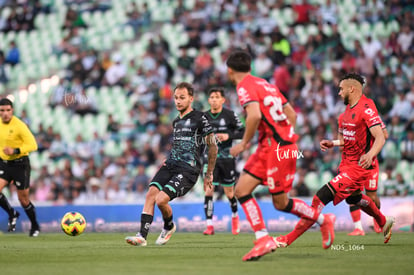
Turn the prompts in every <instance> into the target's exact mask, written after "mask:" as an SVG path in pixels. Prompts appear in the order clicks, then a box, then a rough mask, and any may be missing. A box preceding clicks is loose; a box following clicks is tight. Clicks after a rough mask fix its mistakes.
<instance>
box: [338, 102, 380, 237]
mask: <svg viewBox="0 0 414 275" xmlns="http://www.w3.org/2000/svg"><path fill="white" fill-rule="evenodd" d="M368 100H370V99H368ZM373 104H374V103H373ZM343 115H344V113H342V114H340V115H339V117H338V139H339V140H340V141H341V142H340V143H341V144H343V139H344V137H343V129H342V117H343ZM380 120H381V129H382V132H383V133H384V137H385V139H387V138H388V131H387V128H386V126H385V124H384V122H383V121H382V119H381V117H380ZM342 165H343V163H341V165H340V166H339V169H338V170H339V171H341V166H342ZM378 177H379V164H378V161H377V160H374V161H373V162H372V169H371V176H370V177H369V178H367V179H366V180H365V182H364V184H363V187H362V189H361V191H364V189H365V194H366V195H367V196H368V197H370V198H371V199H372V201H373V202H374V203H375V205H376V206H377V207H378V209H380V206H381V202H380V199H379V197H378V194H377V189H378ZM349 211H350V213H351V217H352V221H353V222H354V226H355V228H354V230H353V231H352V232H350V233H349V234H348V235H349V236H364V235H365V231H364V229H363V228H362V224H361V209H360V207H359V206H358V205H355V204H351V205H349ZM373 224H374V230H375V232H377V233H381V232H382V228H381V227H380V226H379V225H378V223H377V222H376V220H375V219H374V223H373Z"/></svg>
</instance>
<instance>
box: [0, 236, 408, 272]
mask: <svg viewBox="0 0 414 275" xmlns="http://www.w3.org/2000/svg"><path fill="white" fill-rule="evenodd" d="M127 235H131V234H125V233H87V232H86V233H84V234H83V235H81V236H78V237H69V236H66V235H64V234H63V233H62V234H51V233H50V234H41V235H40V236H39V237H38V238H29V237H28V236H27V235H25V234H2V235H0V263H1V266H0V270H1V274H8V275H9V274H42V275H48V274H53V275H55V274H56V275H57V274H76V275H80V274H88V275H94V274H170V275H172V274H209V275H212V274H226V275H227V274H243V275H244V274H255V275H261V274H387V275H389V274H412V272H413V270H414V260H413V259H414V258H413V255H414V234H413V233H394V234H393V237H392V239H391V241H390V243H389V244H386V245H385V244H383V238H382V235H379V234H378V235H377V234H375V233H369V234H367V235H366V236H363V237H361V236H358V237H350V236H347V235H346V233H337V234H336V239H335V244H334V245H335V246H334V248H335V249H333V248H331V249H328V250H324V249H322V244H321V236H320V233H319V232H307V233H305V234H304V235H303V236H302V237H300V238H299V239H298V240H297V241H296V242H295V243H293V244H292V245H291V246H290V247H288V248H279V249H277V250H276V252H274V253H272V254H268V255H265V256H264V257H262V258H261V259H260V260H258V261H256V262H242V260H241V258H242V256H243V255H244V254H246V253H247V252H248V251H249V250H250V249H251V248H252V247H253V243H252V242H253V240H254V235H253V234H252V233H251V234H240V235H238V236H233V235H231V234H225V233H222V234H220V233H219V234H216V235H214V236H203V235H202V234H201V233H175V234H174V236H173V237H172V238H171V240H170V241H169V243H168V244H166V245H165V246H156V245H155V244H154V242H155V239H156V238H157V236H158V234H156V233H150V235H149V238H148V246H146V247H134V246H130V245H128V244H126V243H125V241H124V238H125V236H127Z"/></svg>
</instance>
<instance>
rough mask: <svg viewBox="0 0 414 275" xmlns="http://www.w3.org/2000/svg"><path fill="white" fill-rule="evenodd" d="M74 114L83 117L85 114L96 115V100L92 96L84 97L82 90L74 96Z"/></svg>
mask: <svg viewBox="0 0 414 275" xmlns="http://www.w3.org/2000/svg"><path fill="white" fill-rule="evenodd" d="M74 105H75V106H74V111H75V113H77V114H79V115H81V116H84V115H86V114H93V115H96V114H97V113H98V107H97V104H96V100H95V98H94V97H93V96H92V95H89V96H88V95H86V91H85V89H82V90H81V92H80V93H77V94H76V96H75V104H74Z"/></svg>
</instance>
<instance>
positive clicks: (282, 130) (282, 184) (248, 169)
mask: <svg viewBox="0 0 414 275" xmlns="http://www.w3.org/2000/svg"><path fill="white" fill-rule="evenodd" d="M226 64H227V68H228V69H227V73H228V77H229V79H230V81H232V82H233V83H234V84H235V85H236V86H237V94H238V96H239V101H240V104H241V105H242V106H243V107H244V109H245V111H246V128H245V132H244V135H243V139H242V141H241V142H240V143H239V144H236V145H235V146H233V147H232V148H231V149H230V154H232V155H233V156H237V155H238V154H240V153H241V152H243V151H244V150H246V148H247V146H248V143H249V142H250V141H251V139H252V138H253V136H254V135H255V133H256V130H258V131H259V145H258V148H257V150H256V152H255V153H254V154H252V155H251V156H250V157H249V159H248V161H247V162H246V165H245V167H244V170H243V173H242V174H241V176H240V178H239V180H238V182H237V185H236V190H235V193H236V197H237V199H238V200H239V202H240V204H241V206H242V208H243V210H244V212H245V214H246V217H247V220H248V221H249V223H250V226H251V227H252V229H253V231H254V232H255V236H256V241H255V245H254V247H253V249H252V250H250V251H249V253H247V254H246V255H245V256H244V257H243V261H251V260H257V259H259V258H260V257H261V256H263V255H265V254H267V253H270V252H272V251H274V250H275V249H276V248H277V244H276V242H275V239H274V238H273V237H271V236H269V234H268V232H267V229H266V226H265V222H264V220H263V216H262V213H261V210H260V208H259V205H258V203H257V201H256V199H255V198H254V197H253V195H252V192H253V190H254V189H255V188H256V187H257V186H258V185H259V184H265V185H267V187H268V188H269V192H270V193H271V195H272V201H273V205H274V207H275V208H276V209H278V210H280V211H284V212H288V213H292V214H294V215H296V216H298V217H300V218H302V219H306V220H311V221H312V223H314V222H318V223H319V224H320V225H321V231H322V235H323V236H324V235H325V236H331V235H332V234H330V233H329V232H331V233H332V232H333V222H334V221H333V220H332V218H331V216H327V215H321V214H320V211H319V210H318V209H315V208H312V207H310V206H309V205H307V204H306V203H305V202H303V201H302V200H300V199H296V198H294V199H292V198H289V197H288V196H287V193H288V192H289V191H290V189H291V188H292V181H293V177H294V175H295V171H296V159H297V157H298V154H299V153H298V149H297V146H296V140H297V138H298V137H297V135H296V134H295V133H294V125H295V122H296V113H295V111H294V110H293V108H292V106H291V105H290V104H289V103H288V101H287V100H286V98H285V97H284V96H283V95H282V94H281V93H280V91H279V89H278V88H277V87H276V86H274V85H271V84H269V83H268V82H267V81H266V80H264V79H262V78H258V77H255V76H253V75H251V74H250V65H251V57H250V55H249V54H248V53H246V52H244V51H236V52H233V53H232V54H231V55H230V56H229V58H228V59H227V62H226Z"/></svg>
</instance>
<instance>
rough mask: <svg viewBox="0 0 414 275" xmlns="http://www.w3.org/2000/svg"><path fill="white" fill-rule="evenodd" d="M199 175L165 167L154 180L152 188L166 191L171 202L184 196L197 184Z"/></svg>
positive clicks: (151, 184)
mask: <svg viewBox="0 0 414 275" xmlns="http://www.w3.org/2000/svg"><path fill="white" fill-rule="evenodd" d="M197 178H198V175H195V174H194V173H187V172H184V171H183V169H182V168H181V169H179V168H172V167H167V166H166V165H163V166H162V167H161V168H160V169H159V170H158V172H157V173H156V174H155V176H154V178H153V179H152V181H151V183H150V184H149V185H150V186H155V187H157V188H158V189H160V190H161V191H164V192H165V193H166V194H167V195H168V196H169V197H170V199H171V200H173V199H175V198H178V197H182V196H184V195H185V194H186V193H187V192H188V191H190V190H191V188H193V186H194V185H195V184H196V183H197Z"/></svg>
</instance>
